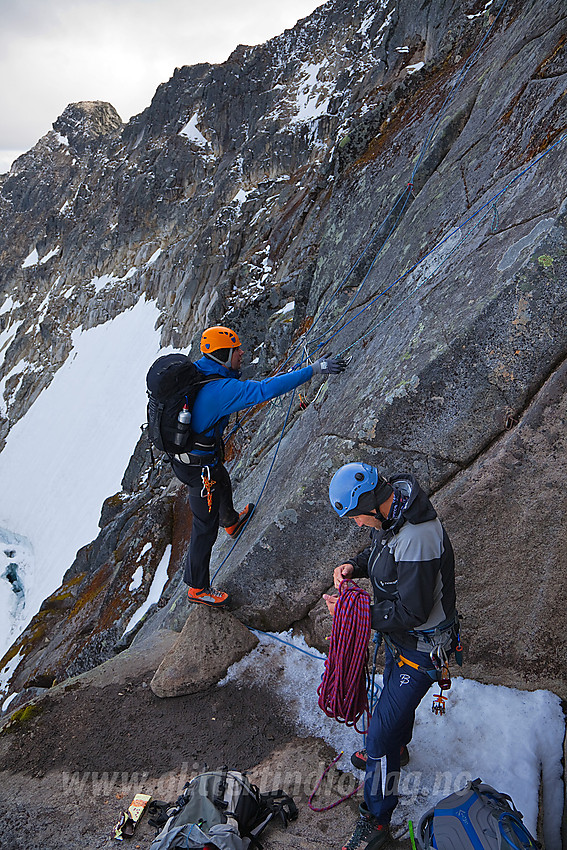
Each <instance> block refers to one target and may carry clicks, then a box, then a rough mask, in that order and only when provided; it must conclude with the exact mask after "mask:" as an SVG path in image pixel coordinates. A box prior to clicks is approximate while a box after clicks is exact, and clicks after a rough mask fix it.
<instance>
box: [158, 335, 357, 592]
mask: <svg viewBox="0 0 567 850" xmlns="http://www.w3.org/2000/svg"><path fill="white" fill-rule="evenodd" d="M201 353H202V354H203V356H202V357H201V358H200V359H199V360H197V361H196V363H195V365H196V366H197V368H198V369H199V371H200V372H202V373H203V376H204V379H205V380H206V383H204V386H203V387H202V388H201V389H200V390H199V392H198V394H197V398H196V399H195V403H194V405H193V410H192V413H191V428H192V430H193V431H194V432H195V434H196V437H195V441H194V443H193V447H192V451H191V453H189V454H181V455H175V457H174V458H173V459H172V467H173V471H174V472H175V474H176V476H177V477H178V478H179V479H180V480H181V481H183V482H184V483H185V484H187V485H188V487H189V505H190V507H191V511H192V513H193V525H192V528H191V539H190V541H189V551H188V554H187V561H186V564H185V572H184V581H185V583H186V584H187V585H189V590H188V598H189V601H190V602H197V603H204V604H206V605H214V606H222V605H226V604H227V602H228V594H227V593H226V592H225V591H223V590H220V589H218V588H214V587H211V586H210V578H209V562H210V559H211V551H212V548H213V545H214V543H215V540H216V539H217V535H218V531H219V525H222V526H223V527H224V528H225V530H226V531H227V533H228V534H229V535H230V536H231V537H233V538H236V537H238V535H239V533H240V532H241V531H242V529H243V527H244V525H245V524H246V522H247V521H248V520H249V519H250V516H251V515H252V511H253V510H254V505H253V504H249V505H246V507H245V508H244V510H242V511H241V512H240V513H238V512H237V511H236V510H235V508H234V505H233V501H232V485H231V482H230V476H229V474H228V471H227V470H226V468H225V466H224V464H223V460H224V447H223V441H222V435H223V432H224V430H225V428H226V426H227V425H228V420H229V416H230V414H231V413H234V412H236V411H238V410H244V409H245V408H247V407H253V406H254V405H256V404H260V403H261V402H263V401H268V400H269V399H272V398H276V397H277V396H280V395H283V394H284V393H287V392H289V391H290V390H294V389H295V388H296V387H298V386H300V385H301V384H304V383H305V382H306V381H309V380H311V378H312V377H313V376H314V375H336V374H338V373H340V372H342V371H343V370H344V368H345V366H346V363H345V362H344V360H341V359H340V358H331V357H329V356H325V357H321V358H319V360H316V361H315V363H313V364H311V365H309V366H304V367H303V368H302V369H295V370H293V371H291V372H286V373H285V374H282V375H276V376H275V377H273V378H266V379H265V380H263V381H241V380H240V376H241V372H240V366H241V364H242V358H243V354H244V352H243V351H242V347H241V344H240V339H239V337H238V334H237V333H235V331H233V330H231V329H230V328H225V327H213V328H208V329H207V330H205V331H204V332H203V335H202V337H201Z"/></svg>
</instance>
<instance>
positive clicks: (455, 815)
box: [416, 779, 541, 850]
mask: <svg viewBox="0 0 567 850" xmlns="http://www.w3.org/2000/svg"><path fill="white" fill-rule="evenodd" d="M416 839H417V843H418V845H419V847H420V848H421V850H430V848H436V849H437V850H536V848H539V847H540V846H541V845H540V844H539V842H537V841H536V840H535V838H533V836H532V835H530V833H529V831H528V830H527V828H526V827H525V826H524V823H523V821H522V813H521V812H519V811H518V809H517V808H516V807H515V806H514V803H513V802H512V800H511V799H510V797H509V796H508V795H507V794H502V793H501V792H500V791H496V790H495V789H494V788H492V786H491V785H485V784H484V783H483V782H482V781H481V780H480V779H474V780H472V781H471V782H468V783H467V785H466V787H465V788H463V789H462V790H461V791H457V792H456V793H455V794H450V795H449V796H448V797H445V798H444V799H443V800H440V801H439V802H438V803H437V805H436V806H434V807H433V808H432V809H429V811H427V812H425V814H424V815H423V816H422V817H421V819H420V821H419V825H418V828H417V834H416Z"/></svg>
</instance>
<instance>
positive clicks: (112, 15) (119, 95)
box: [0, 0, 320, 173]
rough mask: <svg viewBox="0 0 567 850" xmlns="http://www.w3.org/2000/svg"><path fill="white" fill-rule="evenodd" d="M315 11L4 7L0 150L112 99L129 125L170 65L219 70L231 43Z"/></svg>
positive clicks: (149, 2)
mask: <svg viewBox="0 0 567 850" xmlns="http://www.w3.org/2000/svg"><path fill="white" fill-rule="evenodd" d="M318 5H320V0H319V2H318V0H287V2H286V3H285V4H283V3H281V0H241V2H240V3H235V2H234V0H216V2H215V3H214V4H211V3H207V2H198V0H49V2H45V0H18V2H14V0H0V79H2V80H3V84H2V86H0V115H2V127H1V129H0V149H12V150H27V149H29V148H30V147H31V146H32V145H34V144H35V142H36V141H37V139H38V138H39V137H40V136H42V135H43V134H44V133H46V132H47V131H48V130H49V129H50V127H51V124H52V123H53V121H55V119H56V118H57V117H58V116H59V115H60V114H61V112H62V111H63V110H64V108H65V107H66V106H67V104H68V103H71V102H74V101H78V100H107V101H110V103H112V104H113V106H115V108H116V109H117V110H118V112H119V113H120V115H121V117H122V119H123V120H128V119H129V118H130V117H131V116H132V115H133V114H136V113H137V112H140V111H142V110H143V109H145V108H146V106H148V104H149V103H150V101H151V98H152V96H153V94H154V92H155V90H156V88H157V86H158V85H159V84H160V83H162V82H164V81H166V80H167V79H169V77H170V76H171V74H172V73H173V71H174V69H175V68H176V67H178V66H182V65H193V64H196V63H198V62H222V61H224V60H225V59H226V58H227V57H228V55H229V54H230V52H231V51H232V50H233V49H234V47H236V45H237V44H239V43H244V44H259V43H262V42H264V41H266V40H267V39H268V38H271V37H272V36H274V35H277V34H278V33H280V32H283V30H284V29H286V28H289V27H291V26H293V25H294V24H295V22H296V20H297V19H298V18H301V17H305V16H306V15H308V14H310V13H311V12H312V11H313V9H315V8H316V7H317V6H318ZM0 173H1V172H0Z"/></svg>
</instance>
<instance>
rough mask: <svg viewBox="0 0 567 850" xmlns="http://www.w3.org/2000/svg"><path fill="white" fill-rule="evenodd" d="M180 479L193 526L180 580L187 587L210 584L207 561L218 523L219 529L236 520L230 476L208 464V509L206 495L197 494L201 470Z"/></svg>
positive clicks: (200, 484)
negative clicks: (210, 487) (210, 489)
mask: <svg viewBox="0 0 567 850" xmlns="http://www.w3.org/2000/svg"><path fill="white" fill-rule="evenodd" d="M184 478H185V481H186V483H187V485H188V487H189V505H190V507H191V512H192V514H193V526H192V528H191V539H190V541H189V551H188V552H187V560H186V562H185V571H184V573H183V580H184V582H185V584H188V585H189V587H197V588H206V587H209V583H210V578H209V563H210V560H211V551H212V548H213V546H214V543H215V540H216V539H217V535H218V533H219V525H222V526H223V528H226V527H227V526H231V525H234V523H235V522H236V521H237V520H238V512H237V511H236V510H235V508H234V505H233V503H232V485H231V483H230V476H229V474H228V472H227V470H226V469H225V467H224V466H223V465H222V464H220V463H219V464H217V465H216V466H213V467H211V478H212V479H213V480H214V482H215V484H214V486H213V498H212V505H211V510H210V511H209V505H208V502H207V497H206V496H202V495H201V492H202V488H203V482H202V480H201V470H200V469H198V468H195V469H194V470H193V468H191V469H189V470H188V471H187V472H186V475H185V476H184Z"/></svg>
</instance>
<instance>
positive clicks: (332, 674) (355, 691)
mask: <svg viewBox="0 0 567 850" xmlns="http://www.w3.org/2000/svg"><path fill="white" fill-rule="evenodd" d="M370 631H371V622H370V594H369V593H368V592H367V591H366V590H363V589H362V588H361V587H359V586H358V585H357V584H356V582H354V581H351V580H350V579H345V580H344V581H342V582H341V585H340V587H339V596H338V599H337V602H336V605H335V613H334V616H333V628H332V630H331V640H330V645H329V656H328V658H327V660H326V662H325V672H324V673H323V678H322V681H321V684H320V685H319V687H318V688H317V693H318V695H319V700H318V702H319V707H320V708H321V709H322V711H324V712H325V714H326V715H327V717H333V718H334V719H335V720H338V721H339V723H346V725H347V726H353V727H354V728H355V729H356V731H357V732H360V731H361V730H360V729H358V727H357V723H358V721H359V720H360V719H361V717H365V718H366V721H367V722H368V720H369V715H370V706H369V704H368V684H369V682H368V671H367V662H368V643H369V641H370Z"/></svg>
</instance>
